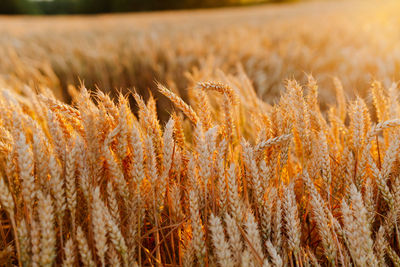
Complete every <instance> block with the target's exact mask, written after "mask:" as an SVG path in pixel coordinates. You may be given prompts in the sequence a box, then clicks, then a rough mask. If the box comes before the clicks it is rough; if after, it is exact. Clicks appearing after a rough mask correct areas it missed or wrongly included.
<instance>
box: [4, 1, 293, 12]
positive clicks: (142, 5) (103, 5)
mask: <svg viewBox="0 0 400 267" xmlns="http://www.w3.org/2000/svg"><path fill="white" fill-rule="evenodd" d="M261 2H287V0H179V1H178V0H2V3H1V5H0V14H38V13H41V14H79V13H81V14H82V13H87V14H94V13H110V12H131V11H148V10H166V9H183V8H208V7H221V6H231V5H248V4H254V3H261Z"/></svg>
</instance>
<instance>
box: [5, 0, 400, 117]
mask: <svg viewBox="0 0 400 267" xmlns="http://www.w3.org/2000/svg"><path fill="white" fill-rule="evenodd" d="M399 12H400V3H399V1H320V2H309V1H306V2H297V3H285V4H279V5H278V4H271V5H269V4H268V5H256V6H249V7H239V8H238V7H229V8H222V9H207V10H206V9H198V10H192V11H164V12H151V13H128V14H110V15H105V14H103V15H96V16H55V17H46V16H35V17H31V16H14V17H10V16H2V17H0V58H1V63H0V84H1V86H3V87H6V86H11V87H13V88H15V89H16V90H18V89H21V88H23V86H25V85H29V86H31V87H33V88H36V89H40V88H51V89H52V90H54V91H55V93H56V95H57V97H59V98H60V99H63V100H66V101H69V100H70V97H69V94H68V90H67V88H68V86H69V85H74V86H77V85H79V84H80V83H81V82H84V83H85V85H86V86H87V87H88V88H92V89H93V88H95V87H99V88H100V89H102V90H104V91H106V92H110V91H113V92H115V91H116V89H117V90H121V91H123V92H126V90H127V88H130V89H132V88H135V89H136V90H137V91H139V92H140V93H141V94H143V95H148V92H149V89H150V91H152V90H153V88H155V83H154V81H159V82H162V83H163V84H166V85H168V86H169V87H170V88H171V89H172V90H174V91H175V92H177V93H178V94H180V95H181V96H182V97H183V98H184V99H185V95H186V93H187V90H186V89H187V87H190V86H191V85H192V84H193V83H192V81H199V80H208V79H216V80H224V77H223V76H224V75H227V74H229V75H233V76H235V75H236V76H237V75H238V74H239V73H241V72H243V73H245V74H246V75H247V76H248V77H249V78H250V80H251V81H252V83H253V85H254V87H255V89H256V91H257V92H258V94H259V96H261V97H262V98H263V99H264V100H266V101H267V102H269V103H272V102H273V101H274V100H275V99H276V98H277V97H278V96H279V94H280V91H281V90H282V89H283V83H282V82H283V81H284V80H285V79H287V78H295V79H297V80H299V81H305V80H306V79H307V74H312V75H313V76H314V77H315V78H316V79H317V81H318V83H319V85H320V87H321V88H322V90H321V95H320V98H321V102H322V103H323V108H325V107H326V106H327V104H329V103H330V102H332V101H334V100H333V90H332V88H333V87H334V85H333V82H332V80H333V78H334V77H338V78H340V79H341V81H342V83H343V86H344V87H345V89H346V91H347V92H348V94H349V95H350V96H354V95H355V94H359V95H361V96H363V97H364V96H366V91H367V89H368V87H369V84H370V82H371V80H373V79H378V80H380V81H383V83H384V85H385V86H389V85H390V84H391V83H392V82H393V81H396V80H398V78H399V73H400V72H399V70H400V42H399V40H400V30H399V28H400V27H399V26H400V17H399V16H398V14H399ZM225 80H227V79H225ZM153 91H154V94H156V96H157V97H158V98H161V100H162V97H161V96H159V95H158V94H157V93H156V92H155V90H153ZM158 105H159V108H161V109H163V110H164V109H167V108H168V107H169V105H170V104H169V103H166V104H165V103H163V101H159V103H158ZM161 116H164V115H163V114H161Z"/></svg>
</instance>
